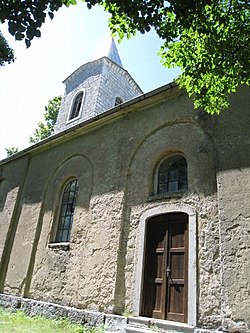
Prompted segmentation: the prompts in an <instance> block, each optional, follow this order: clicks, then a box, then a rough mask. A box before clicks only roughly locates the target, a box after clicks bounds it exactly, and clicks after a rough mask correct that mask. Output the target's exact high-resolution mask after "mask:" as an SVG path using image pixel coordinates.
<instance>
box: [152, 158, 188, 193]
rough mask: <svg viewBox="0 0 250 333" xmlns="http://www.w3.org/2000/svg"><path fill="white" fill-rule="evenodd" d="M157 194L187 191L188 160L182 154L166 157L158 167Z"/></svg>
mask: <svg viewBox="0 0 250 333" xmlns="http://www.w3.org/2000/svg"><path fill="white" fill-rule="evenodd" d="M157 177H158V179H157V180H158V181H157V194H165V193H166V194H167V193H173V192H178V191H185V190H187V188H188V178H187V161H186V159H185V158H184V157H183V156H181V155H173V156H170V157H169V158H166V159H165V160H164V161H163V162H162V163H161V164H160V166H159V168H158V175H157Z"/></svg>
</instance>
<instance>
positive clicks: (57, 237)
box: [52, 178, 79, 244]
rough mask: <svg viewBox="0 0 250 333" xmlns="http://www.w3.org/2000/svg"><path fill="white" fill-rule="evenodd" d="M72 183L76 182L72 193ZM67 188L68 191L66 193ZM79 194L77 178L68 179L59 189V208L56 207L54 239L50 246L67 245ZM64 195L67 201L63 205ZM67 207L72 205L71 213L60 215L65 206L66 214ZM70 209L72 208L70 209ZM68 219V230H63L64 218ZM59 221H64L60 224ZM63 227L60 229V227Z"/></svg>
mask: <svg viewBox="0 0 250 333" xmlns="http://www.w3.org/2000/svg"><path fill="white" fill-rule="evenodd" d="M73 182H76V189H75V190H74V192H73V191H71V190H70V186H71V185H70V184H72V183H73ZM67 188H69V190H68V191H67V192H66V190H67ZM72 192H73V199H74V201H72V202H70V201H68V199H69V196H70V193H72ZM78 193H79V182H78V179H77V178H70V179H68V180H67V181H66V182H65V183H64V185H63V186H62V188H61V195H60V200H59V206H58V211H57V216H56V226H55V228H54V233H53V234H54V237H53V238H54V239H53V242H52V244H67V243H69V242H70V237H71V232H72V227H73V222H74V216H75V211H76V204H77V195H78ZM65 195H67V196H68V199H67V201H66V203H64V199H65ZM68 205H73V212H71V214H69V215H67V214H66V215H62V214H63V207H64V206H66V209H65V213H66V212H67V206H68ZM71 209H72V207H71ZM67 216H68V217H69V224H70V226H69V228H65V225H66V223H67V222H66V220H65V217H67ZM61 219H64V221H62V222H61ZM61 225H62V226H63V227H62V228H60V226H61ZM65 230H66V231H67V237H66V239H64V238H63V237H64V231H65Z"/></svg>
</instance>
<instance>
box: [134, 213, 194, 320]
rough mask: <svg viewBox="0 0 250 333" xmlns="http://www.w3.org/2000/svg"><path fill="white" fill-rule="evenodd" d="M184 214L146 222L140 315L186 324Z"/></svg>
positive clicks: (160, 217)
mask: <svg viewBox="0 0 250 333" xmlns="http://www.w3.org/2000/svg"><path fill="white" fill-rule="evenodd" d="M187 288H188V215H187V214H185V213H171V214H164V215H160V216H156V217H153V218H151V219H150V220H149V221H148V223H147V230H146V248H145V258H144V280H143V293H142V306H141V315H142V316H146V317H152V318H158V319H165V320H173V321H178V322H187V310H188V309H187V299H188V289H187Z"/></svg>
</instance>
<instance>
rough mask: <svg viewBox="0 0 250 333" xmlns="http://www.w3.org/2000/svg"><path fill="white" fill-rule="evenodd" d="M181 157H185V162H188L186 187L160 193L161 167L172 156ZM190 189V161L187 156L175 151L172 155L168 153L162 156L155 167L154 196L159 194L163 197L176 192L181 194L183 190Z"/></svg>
mask: <svg viewBox="0 0 250 333" xmlns="http://www.w3.org/2000/svg"><path fill="white" fill-rule="evenodd" d="M174 157H176V158H178V157H179V158H181V159H184V160H185V162H186V187H185V188H183V189H179V188H178V189H177V190H173V191H169V190H168V191H164V192H162V193H159V172H160V168H161V166H162V164H163V163H165V162H166V161H167V160H170V161H171V159H172V158H174ZM168 170H169V168H168ZM177 181H178V183H179V178H178V179H177ZM187 191H188V163H187V159H186V158H185V156H184V155H183V154H181V153H175V154H171V155H168V156H165V157H164V158H162V159H161V160H160V161H159V162H158V164H157V166H156V168H155V171H154V180H153V195H154V196H159V197H162V196H174V195H175V194H179V193H183V192H187Z"/></svg>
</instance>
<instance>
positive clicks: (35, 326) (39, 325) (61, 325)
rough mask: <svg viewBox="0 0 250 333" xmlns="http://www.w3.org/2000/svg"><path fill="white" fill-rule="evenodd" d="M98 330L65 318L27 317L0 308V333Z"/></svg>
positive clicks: (78, 332)
mask: <svg viewBox="0 0 250 333" xmlns="http://www.w3.org/2000/svg"><path fill="white" fill-rule="evenodd" d="M100 331H101V330H100V329H98V328H86V327H84V326H82V325H76V324H71V323H70V322H69V321H68V320H67V319H58V320H50V319H46V318H43V317H38V316H37V317H29V316H27V315H25V314H24V313H23V312H22V311H17V312H11V311H8V310H3V309H1V308H0V333H100Z"/></svg>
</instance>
